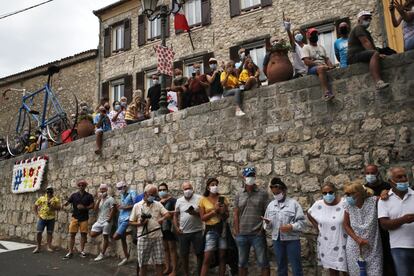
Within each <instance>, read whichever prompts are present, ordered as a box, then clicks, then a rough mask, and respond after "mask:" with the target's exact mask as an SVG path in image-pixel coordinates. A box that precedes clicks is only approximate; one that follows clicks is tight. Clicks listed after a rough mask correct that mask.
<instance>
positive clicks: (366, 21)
mask: <svg viewBox="0 0 414 276" xmlns="http://www.w3.org/2000/svg"><path fill="white" fill-rule="evenodd" d="M370 24H371V21H370V20H362V22H361V25H362V26H364V27H365V28H367V29H368V28H369V25H370Z"/></svg>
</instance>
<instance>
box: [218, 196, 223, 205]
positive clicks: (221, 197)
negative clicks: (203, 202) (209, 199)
mask: <svg viewBox="0 0 414 276" xmlns="http://www.w3.org/2000/svg"><path fill="white" fill-rule="evenodd" d="M218 202H219V203H220V205H223V204H224V196H219V199H218Z"/></svg>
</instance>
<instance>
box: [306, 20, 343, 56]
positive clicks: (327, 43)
mask: <svg viewBox="0 0 414 276" xmlns="http://www.w3.org/2000/svg"><path fill="white" fill-rule="evenodd" d="M308 28H315V29H317V30H318V32H319V39H318V45H320V46H323V47H324V48H325V50H326V55H327V57H328V58H329V60H330V61H331V62H332V64H336V63H339V61H338V60H337V59H336V56H335V46H334V44H335V40H336V39H337V34H336V28H335V22H330V23H327V24H324V25H319V26H310V27H308ZM329 38H330V39H329Z"/></svg>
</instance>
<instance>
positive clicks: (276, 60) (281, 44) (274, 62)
mask: <svg viewBox="0 0 414 276" xmlns="http://www.w3.org/2000/svg"><path fill="white" fill-rule="evenodd" d="M290 49H291V47H290V45H289V43H288V42H287V41H285V40H284V39H281V40H275V41H274V42H273V43H272V45H271V47H270V49H269V63H268V64H267V80H268V84H273V83H276V82H281V81H287V80H290V79H292V77H293V66H292V63H291V62H290V60H289V57H288V52H289V50H290Z"/></svg>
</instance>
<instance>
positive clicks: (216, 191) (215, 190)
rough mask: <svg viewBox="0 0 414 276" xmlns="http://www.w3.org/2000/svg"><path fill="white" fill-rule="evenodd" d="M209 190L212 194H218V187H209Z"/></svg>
mask: <svg viewBox="0 0 414 276" xmlns="http://www.w3.org/2000/svg"><path fill="white" fill-rule="evenodd" d="M209 190H210V193H212V194H218V186H211V187H210V188H209Z"/></svg>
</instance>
